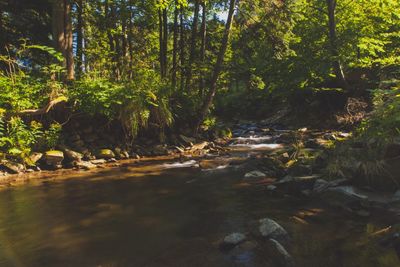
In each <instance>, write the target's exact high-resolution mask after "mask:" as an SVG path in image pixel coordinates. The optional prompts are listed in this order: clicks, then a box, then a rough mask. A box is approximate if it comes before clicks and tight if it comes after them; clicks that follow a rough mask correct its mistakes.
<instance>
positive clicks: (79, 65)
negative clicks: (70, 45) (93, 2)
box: [76, 0, 84, 78]
mask: <svg viewBox="0 0 400 267" xmlns="http://www.w3.org/2000/svg"><path fill="white" fill-rule="evenodd" d="M76 9H77V12H78V17H77V24H76V76H77V77H78V78H79V77H80V76H81V74H82V72H83V69H84V67H83V0H77V5H76Z"/></svg>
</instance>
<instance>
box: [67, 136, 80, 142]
mask: <svg viewBox="0 0 400 267" xmlns="http://www.w3.org/2000/svg"><path fill="white" fill-rule="evenodd" d="M68 139H69V141H70V142H71V143H73V142H76V141H79V140H81V137H80V135H79V134H71V135H70V136H69V138H68Z"/></svg>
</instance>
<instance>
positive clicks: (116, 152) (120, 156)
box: [114, 147, 124, 159]
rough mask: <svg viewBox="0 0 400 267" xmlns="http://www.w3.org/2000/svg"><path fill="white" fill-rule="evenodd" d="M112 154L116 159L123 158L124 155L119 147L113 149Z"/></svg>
mask: <svg viewBox="0 0 400 267" xmlns="http://www.w3.org/2000/svg"><path fill="white" fill-rule="evenodd" d="M114 154H115V157H116V158H117V159H123V158H124V156H123V155H122V149H121V148H119V147H116V148H115V149H114Z"/></svg>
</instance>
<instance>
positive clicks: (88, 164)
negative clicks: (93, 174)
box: [74, 161, 97, 170]
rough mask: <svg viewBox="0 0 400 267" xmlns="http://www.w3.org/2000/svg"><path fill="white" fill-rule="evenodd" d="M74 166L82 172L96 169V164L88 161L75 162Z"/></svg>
mask: <svg viewBox="0 0 400 267" xmlns="http://www.w3.org/2000/svg"><path fill="white" fill-rule="evenodd" d="M74 165H75V167H77V168H78V169H83V170H90V169H94V168H96V167H97V165H96V164H94V163H92V162H90V161H76V162H74Z"/></svg>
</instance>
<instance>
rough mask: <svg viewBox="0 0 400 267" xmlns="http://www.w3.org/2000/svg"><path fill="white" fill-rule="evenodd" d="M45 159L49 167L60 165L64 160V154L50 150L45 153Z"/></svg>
mask: <svg viewBox="0 0 400 267" xmlns="http://www.w3.org/2000/svg"><path fill="white" fill-rule="evenodd" d="M43 159H44V161H45V162H46V164H47V165H51V166H56V165H60V164H61V162H62V161H63V160H64V152H62V151H59V150H50V151H47V152H45V153H44V156H43Z"/></svg>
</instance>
